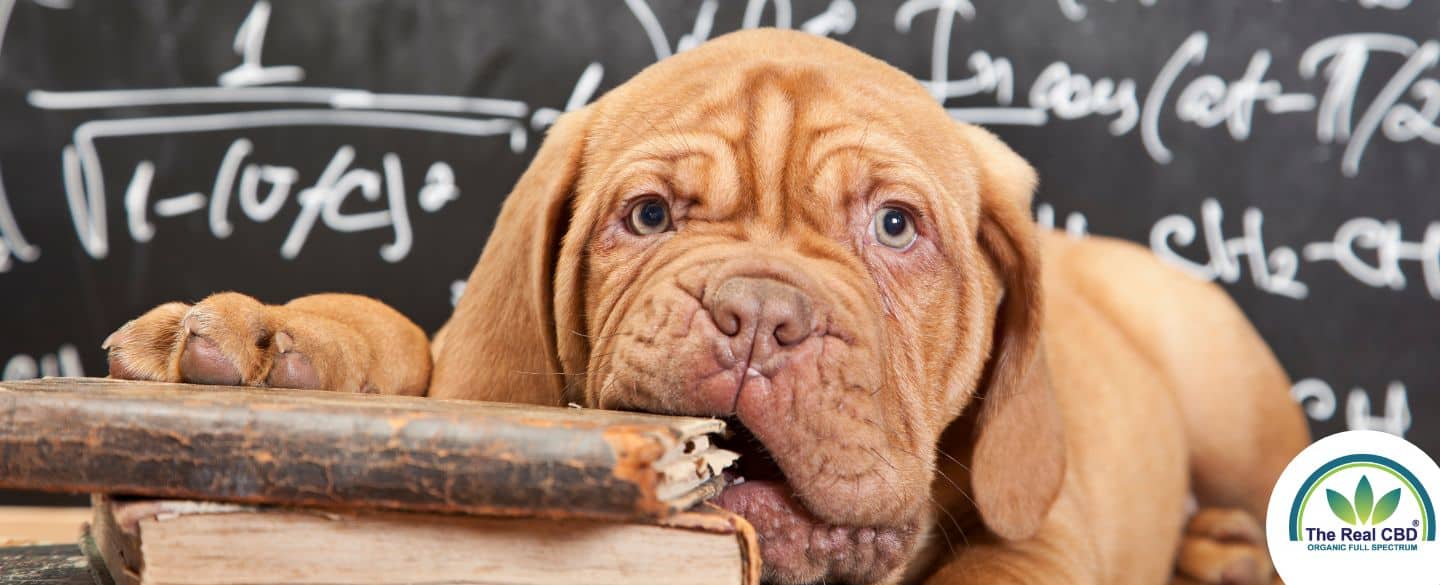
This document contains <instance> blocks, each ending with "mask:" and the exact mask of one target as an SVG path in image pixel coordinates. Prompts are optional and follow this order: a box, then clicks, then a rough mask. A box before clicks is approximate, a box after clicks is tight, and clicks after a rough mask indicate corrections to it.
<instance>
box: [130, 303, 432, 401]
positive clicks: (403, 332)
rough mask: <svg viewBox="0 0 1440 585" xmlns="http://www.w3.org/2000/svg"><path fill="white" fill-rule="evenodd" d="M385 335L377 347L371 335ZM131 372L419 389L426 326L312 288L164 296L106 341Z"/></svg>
mask: <svg viewBox="0 0 1440 585" xmlns="http://www.w3.org/2000/svg"><path fill="white" fill-rule="evenodd" d="M371 338H374V339H379V340H383V341H385V343H384V344H382V347H380V348H379V353H378V354H377V353H376V351H375V350H374V349H372V346H371V342H370V339H371ZM103 347H104V348H105V349H107V350H109V354H110V376H111V377H113V378H122V379H129V380H151V381H157V382H188V383H192V384H210V385H225V386H267V387H277V388H301V389H319V390H336V391H340V392H374V393H392V394H419V395H423V394H424V391H425V387H426V385H427V382H428V379H429V374H430V357H429V345H428V343H427V342H426V339H425V334H424V332H423V331H421V330H420V328H419V327H416V326H415V325H414V324H413V323H411V322H410V321H409V320H408V319H405V318H404V317H403V316H402V315H400V314H399V313H397V312H395V311H394V310H393V309H390V308H389V307H386V306H385V305H384V304H382V303H380V302H379V301H376V300H374V299H368V298H364V297H357V296H354V295H338V294H325V295H312V296H309V297H302V298H299V299H296V300H294V301H291V302H290V303H289V304H286V305H281V306H275V305H264V304H261V303H260V301H257V300H255V299H254V298H251V297H248V296H245V295H242V294H237V293H219V294H215V295H211V296H210V297H208V298H206V299H205V300H203V301H201V302H199V303H196V304H195V305H193V306H191V305H186V304H184V303H168V304H164V305H161V306H159V307H156V308H155V309H153V310H151V311H150V312H149V313H146V314H144V315H142V316H141V317H139V318H137V319H135V320H133V321H131V322H129V323H126V324H125V325H124V326H123V327H121V328H120V329H119V330H117V331H116V332H115V333H113V334H111V335H110V337H109V338H107V339H106V340H105V343H104V345H103Z"/></svg>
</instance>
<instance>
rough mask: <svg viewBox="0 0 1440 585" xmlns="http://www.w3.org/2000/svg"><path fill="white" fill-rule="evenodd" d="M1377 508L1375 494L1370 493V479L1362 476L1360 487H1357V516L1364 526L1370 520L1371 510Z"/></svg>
mask: <svg viewBox="0 0 1440 585" xmlns="http://www.w3.org/2000/svg"><path fill="white" fill-rule="evenodd" d="M1374 507H1375V492H1372V491H1370V478H1368V477H1365V476H1363V475H1362V476H1360V485H1357V486H1355V516H1356V518H1358V519H1359V520H1360V524H1364V523H1366V522H1368V521H1369V520H1370V509H1371V508H1374Z"/></svg>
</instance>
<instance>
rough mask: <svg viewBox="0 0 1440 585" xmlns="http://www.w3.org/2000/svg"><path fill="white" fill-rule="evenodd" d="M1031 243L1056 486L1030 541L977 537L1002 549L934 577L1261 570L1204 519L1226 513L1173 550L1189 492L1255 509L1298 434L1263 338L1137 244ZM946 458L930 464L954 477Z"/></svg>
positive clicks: (1010, 578) (1207, 289)
mask: <svg viewBox="0 0 1440 585" xmlns="http://www.w3.org/2000/svg"><path fill="white" fill-rule="evenodd" d="M1041 242H1042V254H1043V257H1044V266H1045V269H1044V272H1043V279H1044V287H1045V291H1046V293H1045V303H1046V318H1045V326H1044V331H1045V334H1044V339H1045V342H1044V350H1045V353H1046V359H1047V361H1048V369H1049V372H1050V376H1051V380H1052V384H1053V386H1054V388H1055V394H1056V399H1057V401H1058V402H1059V404H1060V411H1061V413H1062V418H1063V419H1064V421H1065V431H1064V432H1065V437H1066V444H1067V447H1068V451H1067V454H1068V462H1069V467H1068V468H1067V476H1066V480H1065V486H1064V487H1063V488H1062V490H1061V494H1060V497H1059V498H1058V499H1057V500H1056V502H1055V505H1054V507H1053V508H1052V509H1051V511H1050V516H1049V518H1048V519H1047V526H1046V527H1045V528H1044V529H1042V530H1041V531H1040V535H1041V536H1040V537H1039V538H1038V539H1037V541H1038V542H1034V541H1030V542H1023V543H1014V542H1003V541H1000V542H996V541H995V539H993V538H990V539H987V544H986V545H985V547H994V548H998V549H1001V550H1005V551H1007V552H1009V553H1010V554H994V552H993V551H990V550H984V549H983V548H982V549H981V550H970V551H967V552H966V553H963V554H961V555H959V559H960V560H959V561H958V562H954V563H950V564H948V565H946V566H944V567H943V568H942V569H941V571H940V573H939V575H938V576H937V582H955V583H960V582H970V581H967V579H974V581H973V582H977V583H985V582H1005V583H1011V582H1021V583H1137V584H1140V583H1163V582H1166V581H1167V580H1168V579H1169V578H1170V575H1171V572H1172V571H1173V565H1172V561H1171V559H1172V558H1173V557H1172V556H1171V555H1170V553H1171V552H1180V553H1182V556H1183V557H1184V558H1183V559H1182V560H1183V561H1184V562H1185V563H1186V564H1188V566H1186V567H1182V569H1191V571H1184V570H1182V574H1187V573H1188V574H1190V575H1191V576H1193V577H1194V578H1195V579H1196V580H1202V579H1203V580H1211V579H1217V578H1218V577H1220V576H1221V574H1222V573H1223V572H1225V571H1227V570H1228V571H1236V570H1237V565H1236V564H1235V563H1239V565H1240V566H1239V567H1238V568H1239V569H1240V570H1239V571H1238V572H1235V573H1232V574H1231V575H1230V576H1232V577H1237V581H1238V582H1247V581H1244V580H1243V578H1240V577H1238V576H1239V575H1243V574H1244V573H1245V571H1244V566H1243V565H1244V564H1245V563H1252V562H1253V563H1256V569H1258V571H1257V572H1262V573H1263V569H1264V566H1265V557H1264V556H1263V555H1264V553H1263V551H1249V552H1245V551H1243V550H1242V549H1239V548H1227V543H1228V544H1229V545H1234V544H1235V543H1236V542H1237V541H1244V540H1245V539H1246V538H1249V539H1252V542H1255V540H1253V539H1258V535H1255V534H1253V533H1248V534H1246V531H1248V530H1251V529H1253V527H1248V526H1243V525H1244V521H1243V520H1239V521H1238V522H1237V520H1236V519H1235V518H1234V515H1233V514H1230V515H1228V516H1229V517H1226V518H1217V516H1221V515H1226V514H1214V513H1213V512H1214V510H1213V509H1212V510H1211V512H1212V515H1211V516H1210V520H1211V521H1212V523H1211V524H1209V525H1208V526H1202V527H1201V528H1200V529H1199V532H1198V533H1192V534H1191V537H1190V540H1189V541H1188V542H1184V543H1183V544H1184V545H1185V550H1182V548H1181V545H1182V541H1181V540H1180V539H1179V538H1178V535H1180V534H1181V533H1182V532H1183V531H1182V525H1183V524H1184V522H1185V521H1186V519H1187V518H1188V517H1189V514H1187V512H1186V511H1185V509H1186V506H1187V499H1188V498H1189V497H1190V496H1189V495H1188V494H1193V495H1194V497H1196V498H1197V499H1198V500H1199V502H1200V504H1201V505H1202V506H1207V507H1212V508H1216V507H1218V508H1227V509H1228V508H1234V509H1239V510H1244V511H1246V512H1247V513H1248V514H1249V515H1250V516H1251V517H1253V518H1263V517H1264V516H1263V514H1264V510H1265V507H1266V505H1267V503H1268V498H1269V491H1270V488H1271V486H1272V485H1273V482H1274V479H1275V478H1276V477H1278V476H1279V474H1280V472H1281V471H1282V470H1283V469H1284V466H1285V464H1286V463H1287V462H1288V461H1289V459H1290V457H1292V456H1293V454H1294V453H1296V452H1298V451H1299V450H1300V449H1301V448H1303V447H1304V445H1305V444H1306V442H1307V436H1308V434H1307V431H1306V428H1305V425H1304V421H1303V419H1302V418H1301V416H1300V415H1299V414H1298V412H1297V411H1296V408H1295V407H1294V405H1293V403H1291V401H1290V399H1289V398H1288V396H1287V394H1286V393H1285V392H1284V389H1286V388H1287V387H1288V381H1287V379H1286V377H1285V374H1284V372H1283V370H1282V369H1281V368H1280V367H1279V364H1278V363H1277V362H1276V361H1275V359H1274V357H1273V355H1272V354H1271V352H1270V351H1269V349H1268V348H1267V347H1265V345H1264V344H1263V343H1262V342H1261V341H1260V338H1259V337H1258V336H1257V335H1255V333H1254V331H1253V329H1252V328H1251V326H1250V325H1249V323H1248V322H1247V321H1246V320H1245V318H1244V316H1243V315H1242V314H1241V313H1240V312H1239V310H1238V309H1237V307H1235V305H1234V304H1233V303H1232V302H1231V301H1230V299H1229V298H1228V297H1227V296H1225V294H1224V292H1223V291H1221V290H1220V289H1219V288H1218V287H1215V286H1213V285H1210V284H1207V283H1201V282H1198V281H1195V280H1193V279H1192V278H1190V277H1188V276H1186V275H1184V274H1181V273H1180V272H1179V271H1178V270H1175V269H1173V268H1171V267H1168V266H1165V265H1163V264H1161V263H1160V262H1158V261H1157V260H1156V259H1155V258H1154V257H1153V256H1152V255H1150V253H1149V252H1148V251H1147V250H1144V249H1142V248H1140V247H1138V246H1135V245H1133V244H1128V243H1124V242H1119V241H1115V240H1110V239H1107V238H1098V237H1091V238H1086V239H1084V240H1077V239H1073V238H1071V237H1068V236H1064V235H1061V234H1059V233H1057V232H1046V233H1043V234H1042V235H1041ZM958 467H959V466H958V465H956V464H954V463H951V464H950V465H949V466H948V467H947V466H945V465H943V464H942V467H941V469H942V470H947V469H948V472H949V474H951V475H952V476H955V475H961V474H963V473H964V471H963V469H958ZM935 489H936V493H937V498H939V499H941V501H943V502H947V503H948V504H949V506H951V507H952V508H958V509H964V508H965V507H966V506H965V503H964V498H963V496H959V495H958V494H956V493H955V490H954V489H953V488H952V487H951V486H950V485H949V484H948V483H946V482H937V484H936V488H935ZM1237 524H1238V526H1237ZM1220 525H1223V526H1224V528H1217V526H1220ZM945 526H946V524H945V523H944V522H942V523H941V524H940V527H941V528H944V527H945ZM1242 534H1244V536H1243V537H1242V536H1241V535H1242ZM951 538H952V540H958V538H956V537H955V536H954V535H953V534H952V535H951ZM1252 554H1253V555H1254V556H1249V555H1252ZM942 556H943V555H942ZM1016 558H1020V559H1024V560H1023V561H1019V562H1017V561H1016V560H1015V559H1016ZM1161 559H1163V562H1157V561H1158V560H1161ZM982 576H983V577H982ZM946 577H949V578H953V581H947V580H945V578H946Z"/></svg>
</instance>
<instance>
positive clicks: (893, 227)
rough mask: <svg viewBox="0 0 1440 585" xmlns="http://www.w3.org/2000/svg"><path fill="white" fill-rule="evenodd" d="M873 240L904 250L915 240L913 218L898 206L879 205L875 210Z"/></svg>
mask: <svg viewBox="0 0 1440 585" xmlns="http://www.w3.org/2000/svg"><path fill="white" fill-rule="evenodd" d="M874 227H875V240H876V241H878V242H880V243H881V244H884V245H885V246H886V247H889V248H894V249H896V250H904V249H906V248H908V247H910V244H911V243H913V242H914V241H915V220H914V219H913V218H911V217H910V213H909V212H907V211H905V210H904V209H901V208H899V207H892V206H886V207H881V208H880V209H879V210H878V211H876V212H875V220H874Z"/></svg>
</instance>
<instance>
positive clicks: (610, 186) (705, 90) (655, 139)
mask: <svg viewBox="0 0 1440 585" xmlns="http://www.w3.org/2000/svg"><path fill="white" fill-rule="evenodd" d="M846 73H847V72H845V71H839V72H836V71H833V70H831V69H828V68H825V67H813V66H808V65H804V64H766V63H758V64H746V65H737V64H725V63H718V64H710V65H709V68H708V69H702V70H698V71H695V72H694V74H689V75H683V76H678V78H676V76H671V78H670V79H668V80H667V83H665V84H663V86H662V85H659V84H650V85H648V86H645V87H642V88H640V89H636V88H634V87H633V86H627V87H624V88H622V90H617V93H619V94H620V95H618V96H607V97H609V99H610V100H611V101H609V102H606V103H602V104H598V106H597V107H599V108H601V109H599V110H598V111H597V112H593V113H592V114H593V118H594V120H595V121H593V122H592V125H591V128H590V130H589V133H588V136H587V138H586V140H587V146H586V152H585V157H584V161H583V173H582V176H581V178H580V181H579V186H578V187H577V193H576V196H577V200H576V204H575V207H576V209H575V213H574V217H575V218H576V220H575V222H576V223H575V225H573V226H572V228H571V231H570V232H569V233H568V234H567V235H566V242H565V248H566V249H567V250H571V251H574V252H575V253H578V254H579V255H580V257H581V258H582V260H581V262H582V268H581V270H580V272H581V276H580V280H581V281H582V284H581V286H580V288H581V289H582V290H583V301H579V302H580V303H582V304H583V315H584V320H583V322H584V334H585V341H586V342H587V343H588V350H589V351H588V363H587V364H586V367H585V370H586V382H585V385H586V388H585V396H584V400H585V401H586V402H587V403H588V404H590V405H592V406H597V407H601V408H612V409H626V410H641V411H649V412H657V413H669V414H682V415H698V416H715V417H726V418H728V419H729V420H730V423H731V427H732V429H735V430H736V433H735V436H734V437H732V439H731V441H730V443H729V445H728V446H729V448H732V449H734V450H737V451H739V452H741V453H742V458H741V462H740V464H739V465H738V470H737V471H736V472H734V473H731V474H730V475H729V476H728V478H729V479H730V481H731V485H730V487H728V488H727V489H726V491H725V492H724V494H723V495H722V496H721V497H720V499H719V500H718V503H719V504H720V505H722V506H724V507H726V508H728V509H731V510H733V511H735V512H738V513H740V514H742V515H743V516H745V517H746V518H747V519H749V520H750V522H751V523H752V524H753V525H754V526H755V527H756V529H757V531H758V532H759V534H760V539H761V543H762V547H763V560H764V567H765V573H766V577H767V580H770V581H775V582H783V583H803V582H818V581H820V580H821V579H826V580H828V581H829V582H832V583H833V582H869V581H874V580H880V579H885V578H888V577H890V576H893V575H896V574H897V573H898V571H900V570H902V568H903V566H904V564H905V562H906V561H907V560H908V559H909V558H910V557H911V556H912V555H913V554H914V550H915V548H916V545H917V543H918V541H919V540H920V538H921V537H922V536H923V534H924V532H925V531H926V526H927V523H928V522H929V521H930V520H931V518H930V515H931V513H932V512H931V510H930V499H929V486H930V484H931V480H932V477H933V469H934V461H935V457H936V453H935V443H936V441H937V438H938V436H939V434H940V432H941V431H942V430H943V429H944V427H945V425H946V424H947V423H948V422H949V421H950V420H952V419H953V418H954V417H955V416H956V414H957V413H958V412H959V411H960V409H961V407H962V405H963V403H964V402H965V401H966V400H967V399H968V398H969V397H970V394H971V391H972V389H973V388H974V386H975V385H976V382H977V378H978V376H979V375H980V372H981V370H982V369H983V365H984V360H985V359H986V357H987V354H988V352H989V345H990V341H991V333H990V326H991V323H992V319H993V312H994V300H995V299H994V298H993V296H994V294H993V290H994V288H995V287H994V284H993V282H992V281H993V274H992V272H991V270H990V268H989V265H988V264H987V263H986V262H985V261H984V260H983V258H982V257H981V254H980V252H979V251H978V250H977V249H976V248H977V247H976V245H975V238H976V229H977V227H976V222H977V221H978V219H977V211H976V209H977V207H978V195H977V194H976V192H975V190H976V188H977V186H976V179H975V177H974V174H973V173H971V172H968V171H967V167H966V159H967V155H966V154H965V153H964V151H963V148H964V147H963V145H957V144H953V143H954V142H956V141H955V140H954V139H953V137H954V134H953V133H951V132H949V131H948V130H949V126H950V125H951V122H950V121H949V120H948V119H947V118H946V117H945V115H944V112H943V111H942V110H940V108H938V107H937V106H935V104H934V102H933V101H931V100H929V98H928V97H927V96H925V95H924V92H923V91H920V90H919V88H918V86H915V87H913V88H912V87H909V86H906V90H907V92H908V93H904V94H902V96H903V97H900V96H896V95H895V94H894V93H893V92H891V91H889V90H876V89H874V88H871V87H865V84H863V83H859V80H853V79H852V80H847V79H846ZM850 73H852V74H853V72H850ZM631 83H632V84H634V83H636V82H631ZM910 85H914V84H913V82H910ZM625 92H628V93H625ZM637 94H638V95H639V96H643V99H636V98H637ZM907 102H908V104H907ZM897 110H899V111H900V112H902V113H896V111H897ZM581 218H584V219H583V220H582V219H581ZM576 333H577V334H578V333H579V332H576Z"/></svg>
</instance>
